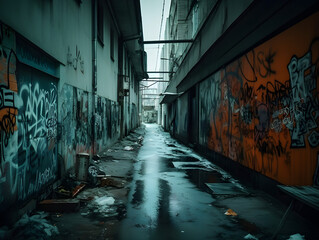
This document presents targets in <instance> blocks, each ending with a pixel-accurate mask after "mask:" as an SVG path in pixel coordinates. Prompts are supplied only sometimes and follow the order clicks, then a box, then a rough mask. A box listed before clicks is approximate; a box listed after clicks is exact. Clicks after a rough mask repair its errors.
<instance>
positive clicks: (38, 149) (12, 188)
mask: <svg viewBox="0 0 319 240" xmlns="http://www.w3.org/2000/svg"><path fill="white" fill-rule="evenodd" d="M0 27H1V31H0V32H1V33H0V52H1V54H0V206H1V207H0V211H1V210H4V209H6V208H7V207H9V206H11V205H12V204H14V203H17V202H24V201H26V200H27V199H29V198H30V197H32V196H34V195H35V194H36V193H38V192H40V191H41V190H42V189H44V187H46V186H47V185H48V184H50V183H52V181H53V180H54V179H56V176H57V147H56V142H57V82H56V79H54V78H53V77H50V76H49V75H47V74H45V73H42V72H40V71H38V70H36V69H34V68H31V67H29V66H27V65H24V64H22V63H20V62H19V60H18V57H17V54H16V52H15V45H16V41H15V40H16V38H15V34H14V32H13V31H12V30H10V29H9V28H7V27H5V26H3V25H1V26H0ZM18 54H19V53H18Z"/></svg>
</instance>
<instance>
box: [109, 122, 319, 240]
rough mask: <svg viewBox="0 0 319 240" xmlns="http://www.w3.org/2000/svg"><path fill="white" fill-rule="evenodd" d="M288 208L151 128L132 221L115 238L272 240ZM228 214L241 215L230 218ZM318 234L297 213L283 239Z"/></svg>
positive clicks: (135, 185) (132, 198)
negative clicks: (253, 239)
mask: <svg viewBox="0 0 319 240" xmlns="http://www.w3.org/2000/svg"><path fill="white" fill-rule="evenodd" d="M207 183H208V184H207ZM208 186H211V188H209V187H208ZM213 191H214V192H213ZM285 208H286V206H284V205H282V204H281V203H280V202H278V201H276V200H275V199H273V198H272V197H270V196H269V195H267V194H265V193H263V192H258V191H256V190H254V189H249V188H247V187H245V186H243V185H241V184H240V183H239V182H238V181H236V180H235V179H233V178H232V177H231V176H230V175H229V174H227V173H226V172H224V171H223V170H222V169H220V168H218V167H217V166H215V165H213V164H212V163H210V162H208V161H207V160H206V159H204V158H202V157H200V156H199V155H197V154H195V153H194V152H193V151H192V150H191V149H189V148H187V147H185V146H183V145H181V144H179V143H177V142H176V141H175V140H174V139H172V138H171V137H170V136H169V134H168V133H165V132H163V131H162V130H161V128H160V127H159V126H158V125H151V124H147V125H146V135H145V138H144V142H143V146H142V147H141V149H140V151H139V154H138V157H137V162H136V163H135V166H134V173H133V181H132V184H131V190H130V193H129V201H128V205H127V217H126V218H125V219H123V221H122V222H121V223H120V229H119V231H118V233H117V235H116V237H115V238H118V239H123V240H125V239H140V240H142V239H245V237H246V239H249V238H247V237H249V236H254V237H256V238H258V239H271V237H272V235H273V233H274V232H275V230H276V228H277V226H278V225H279V222H280V219H281V217H282V216H283V214H284V211H285ZM228 209H232V210H233V211H235V213H237V216H228V215H225V212H226V211H227V210H228ZM316 231H317V230H316V228H315V227H314V226H312V224H311V223H309V222H307V221H306V220H305V219H303V218H301V217H300V216H298V215H297V214H295V213H291V214H290V215H289V217H288V219H287V221H286V223H285V225H284V226H283V228H282V229H281V231H280V233H279V234H278V238H277V239H289V236H290V235H293V234H296V233H299V234H301V235H304V236H305V237H306V239H319V238H318V236H319V235H318V232H316ZM248 234H251V235H248ZM250 239H252V238H250Z"/></svg>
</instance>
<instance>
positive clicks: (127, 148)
mask: <svg viewBox="0 0 319 240" xmlns="http://www.w3.org/2000/svg"><path fill="white" fill-rule="evenodd" d="M124 150H126V151H132V150H134V148H132V147H131V146H126V147H125V148H124Z"/></svg>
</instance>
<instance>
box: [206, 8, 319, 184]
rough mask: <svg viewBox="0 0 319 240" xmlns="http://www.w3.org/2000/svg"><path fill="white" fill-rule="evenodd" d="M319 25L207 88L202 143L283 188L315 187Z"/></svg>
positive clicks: (235, 65) (230, 69) (271, 43)
mask: <svg viewBox="0 0 319 240" xmlns="http://www.w3.org/2000/svg"><path fill="white" fill-rule="evenodd" d="M318 22H319V13H315V14H313V15H312V16H310V17H308V18H306V19H304V20H303V21H301V22H299V23H297V24H295V25H294V26H292V27H290V28H289V29H287V30H285V31H283V32H282V33H280V34H278V35H277V36H275V37H273V38H271V39H270V40H268V41H266V42H264V43H263V44H261V45H259V46H258V47H256V48H254V49H252V50H251V51H249V52H247V53H246V54H244V55H243V56H241V57H240V58H239V59H237V60H235V61H234V62H232V63H231V64H229V65H227V66H226V67H225V68H223V69H220V70H219V71H218V72H217V73H215V74H214V75H212V76H211V77H209V78H208V79H206V80H205V81H203V82H202V83H201V85H200V91H201V97H200V138H201V144H203V145H206V146H207V147H208V148H209V149H211V150H213V151H216V152H219V153H221V154H223V155H224V156H226V157H228V158H230V159H232V160H234V161H237V162H239V163H241V164H242V165H244V166H247V167H249V168H251V169H253V170H255V171H257V172H259V173H261V174H263V175H266V176H268V177H270V178H272V179H274V180H276V181H278V182H280V183H283V184H288V185H312V184H314V182H315V181H316V180H314V177H315V176H314V174H315V171H316V168H317V167H318V166H317V159H318V154H319V95H318V93H319V91H318V87H319V84H318V76H319V28H318Z"/></svg>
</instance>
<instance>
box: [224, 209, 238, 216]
mask: <svg viewBox="0 0 319 240" xmlns="http://www.w3.org/2000/svg"><path fill="white" fill-rule="evenodd" d="M225 215H227V216H237V213H235V212H234V211H233V210H232V209H228V210H227V211H226V212H225Z"/></svg>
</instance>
